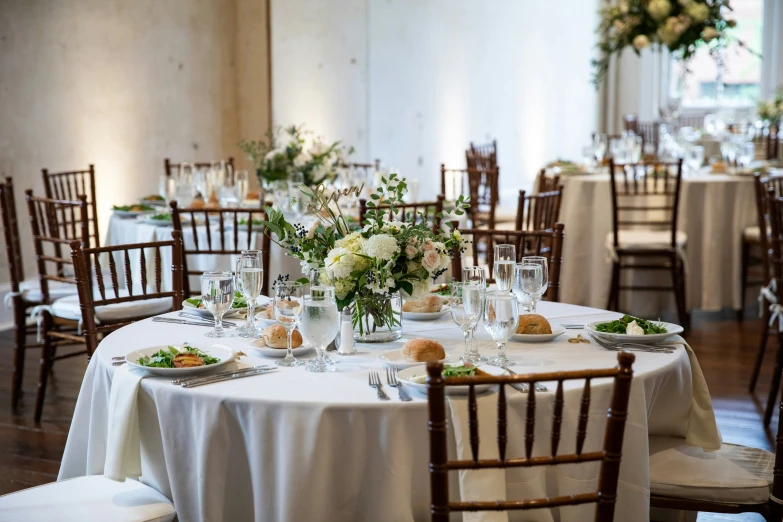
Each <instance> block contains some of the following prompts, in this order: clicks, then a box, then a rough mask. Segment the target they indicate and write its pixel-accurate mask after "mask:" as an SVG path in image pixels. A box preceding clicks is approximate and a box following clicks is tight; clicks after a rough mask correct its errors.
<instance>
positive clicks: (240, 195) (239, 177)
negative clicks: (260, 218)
mask: <svg viewBox="0 0 783 522" xmlns="http://www.w3.org/2000/svg"><path fill="white" fill-rule="evenodd" d="M249 188H250V176H249V175H248V173H247V171H246V170H238V171H237V172H236V175H235V176H234V191H235V192H236V195H237V199H239V204H240V205H241V204H242V202H243V201H245V200H246V199H247V192H248V189H249ZM262 204H263V202H262Z"/></svg>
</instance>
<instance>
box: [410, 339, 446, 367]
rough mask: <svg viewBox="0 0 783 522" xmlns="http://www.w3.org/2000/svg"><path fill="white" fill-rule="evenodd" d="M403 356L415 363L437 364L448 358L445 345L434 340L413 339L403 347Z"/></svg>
mask: <svg viewBox="0 0 783 522" xmlns="http://www.w3.org/2000/svg"><path fill="white" fill-rule="evenodd" d="M402 354H403V355H404V356H405V358H406V359H407V360H409V361H414V362H435V361H442V360H443V359H445V358H446V350H444V349H443V345H442V344H440V343H439V342H438V341H433V340H432V339H411V340H410V341H408V342H407V343H405V344H404V345H402Z"/></svg>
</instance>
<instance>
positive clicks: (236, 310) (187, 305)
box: [182, 300, 247, 319]
mask: <svg viewBox="0 0 783 522" xmlns="http://www.w3.org/2000/svg"><path fill="white" fill-rule="evenodd" d="M182 308H183V309H184V310H186V311H188V312H196V313H197V314H199V315H200V316H202V317H205V318H207V319H214V316H213V315H212V313H211V312H210V311H209V310H207V309H206V308H199V307H197V306H195V305H192V304H190V303H189V302H188V301H187V300H186V301H182ZM242 313H244V314H245V315H247V308H231V309H230V310H229V311H228V312H226V313H225V314H223V319H228V318H229V317H235V316H238V315H240V314H242Z"/></svg>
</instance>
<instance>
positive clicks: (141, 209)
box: [112, 204, 155, 212]
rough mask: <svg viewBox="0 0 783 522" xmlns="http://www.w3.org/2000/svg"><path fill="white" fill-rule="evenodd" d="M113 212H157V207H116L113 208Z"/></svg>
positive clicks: (138, 205)
mask: <svg viewBox="0 0 783 522" xmlns="http://www.w3.org/2000/svg"><path fill="white" fill-rule="evenodd" d="M112 210H119V211H122V212H149V211H151V210H155V207H151V206H149V205H141V204H136V205H114V206H113V207H112Z"/></svg>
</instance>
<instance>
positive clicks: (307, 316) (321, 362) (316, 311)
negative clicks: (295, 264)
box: [289, 286, 340, 372]
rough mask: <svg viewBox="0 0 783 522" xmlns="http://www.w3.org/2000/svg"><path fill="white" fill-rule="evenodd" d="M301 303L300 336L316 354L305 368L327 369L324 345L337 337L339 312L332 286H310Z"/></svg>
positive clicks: (324, 370)
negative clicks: (308, 292) (310, 345)
mask: <svg viewBox="0 0 783 522" xmlns="http://www.w3.org/2000/svg"><path fill="white" fill-rule="evenodd" d="M328 290H331V291H328ZM302 305H303V312H302V324H301V326H300V330H301V332H302V337H303V339H304V340H305V341H306V342H307V343H309V344H312V345H313V346H314V347H315V351H316V352H317V354H318V356H317V357H315V358H313V359H310V362H309V363H308V364H307V368H306V369H307V371H308V372H326V371H329V369H330V368H331V366H330V364H329V362H328V361H327V360H326V357H325V355H326V347H327V346H329V343H331V342H332V341H334V338H335V337H337V331H338V330H339V328H340V314H339V313H338V312H337V301H336V300H335V298H334V288H332V287H323V286H320V287H319V286H315V287H312V288H311V289H310V295H306V296H304V299H303V301H302ZM289 346H290V345H289Z"/></svg>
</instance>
